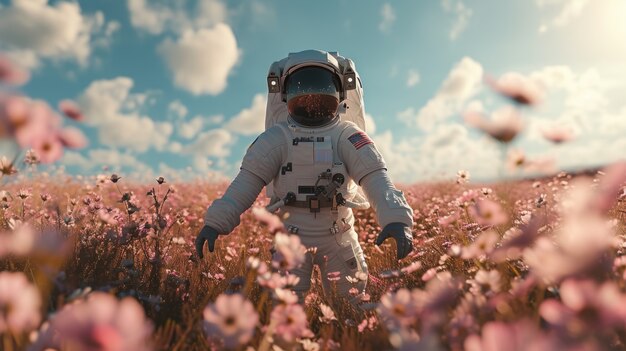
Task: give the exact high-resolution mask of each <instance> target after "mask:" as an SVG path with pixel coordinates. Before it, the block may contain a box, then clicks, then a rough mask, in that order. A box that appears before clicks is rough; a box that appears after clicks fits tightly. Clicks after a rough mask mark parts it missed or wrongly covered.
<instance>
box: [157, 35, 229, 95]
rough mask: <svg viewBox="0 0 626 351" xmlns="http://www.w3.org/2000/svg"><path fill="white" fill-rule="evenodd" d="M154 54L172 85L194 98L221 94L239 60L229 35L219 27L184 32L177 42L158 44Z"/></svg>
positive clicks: (167, 41)
mask: <svg viewBox="0 0 626 351" xmlns="http://www.w3.org/2000/svg"><path fill="white" fill-rule="evenodd" d="M158 52H159V54H161V56H162V57H163V58H164V59H165V61H166V63H167V66H168V68H169V69H170V71H171V72H172V74H173V75H174V83H175V85H176V86H178V87H180V88H182V89H185V90H187V91H189V92H191V93H193V94H195V95H200V94H211V95H217V94H219V93H221V92H222V91H223V90H224V89H225V88H226V83H227V78H228V75H229V74H230V71H231V70H232V69H233V67H234V66H235V64H236V63H237V61H238V60H239V56H240V52H239V49H238V48H237V40H236V39H235V35H234V34H233V31H232V30H231V28H230V27H229V26H228V25H226V24H223V23H218V24H217V25H215V26H214V27H213V28H211V29H200V30H197V31H193V30H187V31H185V32H184V33H183V34H182V36H181V37H180V38H179V39H178V40H177V41H172V40H170V39H167V40H165V41H164V42H163V43H161V45H159V47H158Z"/></svg>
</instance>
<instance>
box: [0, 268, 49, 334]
mask: <svg viewBox="0 0 626 351" xmlns="http://www.w3.org/2000/svg"><path fill="white" fill-rule="evenodd" d="M40 308H41V296H40V295H39V291H38V290H37V288H36V287H35V286H34V285H33V284H31V283H30V282H29V281H28V279H26V276H25V275H24V274H23V273H21V272H0V334H4V333H5V332H7V331H8V332H11V333H22V332H28V331H31V330H33V329H35V328H37V326H38V325H39V321H40V320H41V313H40V311H39V310H40Z"/></svg>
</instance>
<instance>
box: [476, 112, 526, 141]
mask: <svg viewBox="0 0 626 351" xmlns="http://www.w3.org/2000/svg"><path fill="white" fill-rule="evenodd" d="M464 119H465V122H466V123H467V124H469V125H471V126H473V127H476V128H478V129H480V130H482V131H483V132H485V133H487V134H489V135H490V136H491V137H492V138H494V139H496V140H498V141H500V142H503V143H508V142H510V141H512V140H513V139H515V137H516V136H517V134H519V133H520V132H521V131H522V129H524V123H523V121H522V118H521V117H520V116H519V113H518V112H517V110H516V109H514V108H513V107H512V106H505V107H502V108H500V109H499V110H496V111H495V112H494V113H493V114H492V117H491V119H485V118H484V117H483V115H482V114H481V113H480V112H477V111H466V112H465V113H464Z"/></svg>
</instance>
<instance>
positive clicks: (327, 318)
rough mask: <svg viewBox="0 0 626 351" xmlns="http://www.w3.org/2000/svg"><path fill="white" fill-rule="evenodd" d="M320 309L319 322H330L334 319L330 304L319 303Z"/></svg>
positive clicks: (335, 318)
mask: <svg viewBox="0 0 626 351" xmlns="http://www.w3.org/2000/svg"><path fill="white" fill-rule="evenodd" d="M320 311H321V312H322V316H321V317H320V322H322V323H330V322H331V321H336V320H337V317H335V312H333V310H332V308H330V306H327V305H325V304H323V303H321V304H320Z"/></svg>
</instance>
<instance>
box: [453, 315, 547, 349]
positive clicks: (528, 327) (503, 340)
mask: <svg viewBox="0 0 626 351" xmlns="http://www.w3.org/2000/svg"><path fill="white" fill-rule="evenodd" d="M464 349H465V350H466V351H500V350H511V351H522V350H558V349H559V348H558V347H557V345H555V342H554V341H553V340H552V339H550V338H549V337H548V336H547V335H545V334H543V333H542V332H541V331H540V330H539V329H538V328H537V327H536V326H534V325H533V323H532V322H530V321H527V320H522V321H518V322H515V323H514V324H506V323H502V322H489V323H487V324H485V326H484V327H483V329H482V336H478V335H470V336H469V337H467V339H465V343H464Z"/></svg>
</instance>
